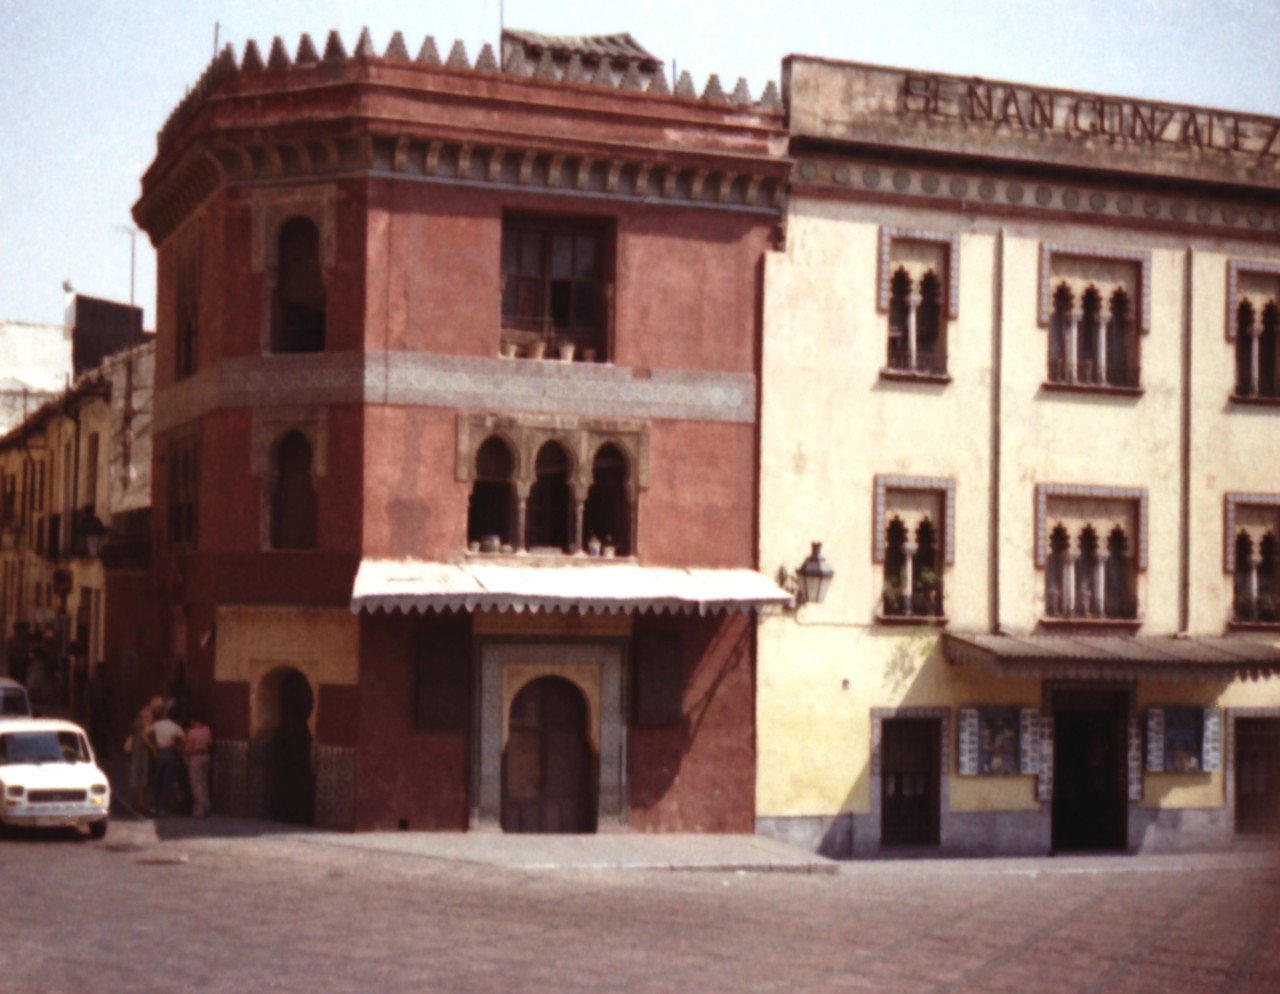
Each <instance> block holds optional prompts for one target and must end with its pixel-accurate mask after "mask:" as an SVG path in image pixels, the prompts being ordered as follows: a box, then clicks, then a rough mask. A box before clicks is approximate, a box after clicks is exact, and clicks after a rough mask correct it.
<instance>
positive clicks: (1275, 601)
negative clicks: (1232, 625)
mask: <svg viewBox="0 0 1280 994" xmlns="http://www.w3.org/2000/svg"><path fill="white" fill-rule="evenodd" d="M1231 620H1232V621H1241V622H1245V623H1249V622H1260V623H1262V624H1274V623H1277V622H1280V595H1276V594H1259V595H1258V596H1257V597H1256V598H1253V597H1249V596H1247V595H1245V594H1240V595H1238V596H1237V597H1236V599H1235V604H1234V605H1233V608H1232V612H1231Z"/></svg>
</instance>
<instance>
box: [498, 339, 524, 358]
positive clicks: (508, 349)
mask: <svg viewBox="0 0 1280 994" xmlns="http://www.w3.org/2000/svg"><path fill="white" fill-rule="evenodd" d="M519 349H520V347H519V346H518V345H516V343H515V342H513V341H511V340H510V339H509V338H504V339H503V340H502V344H501V345H499V346H498V355H500V356H502V358H504V359H514V358H515V357H516V353H517V352H518V351H519Z"/></svg>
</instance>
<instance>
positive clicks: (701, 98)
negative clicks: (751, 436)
mask: <svg viewBox="0 0 1280 994" xmlns="http://www.w3.org/2000/svg"><path fill="white" fill-rule="evenodd" d="M503 41H504V46H503V48H504V52H505V53H506V55H507V58H506V66H505V67H500V66H499V65H498V62H497V59H496V58H495V56H494V54H493V49H492V48H491V46H489V45H485V46H484V48H483V49H482V50H481V52H480V55H479V57H478V58H477V59H476V60H475V62H474V63H471V62H470V61H469V59H468V57H467V54H466V49H465V47H464V46H463V44H462V42H460V41H459V42H455V43H454V45H453V47H452V49H451V50H450V52H449V55H448V57H447V58H444V59H442V58H441V57H440V53H439V50H438V49H437V47H436V43H435V40H434V39H433V38H432V37H430V36H428V37H427V38H426V39H425V41H424V42H423V44H422V46H421V48H420V49H419V51H418V55H417V56H416V57H411V56H410V55H409V50H408V48H407V47H406V45H405V42H404V37H403V35H401V34H400V33H399V32H397V33H396V34H395V35H393V37H392V39H391V42H390V44H389V45H388V46H387V49H386V51H385V52H384V54H382V55H378V54H376V51H375V49H374V47H373V44H372V41H371V39H370V37H369V32H368V29H365V30H364V31H363V32H362V33H361V35H360V39H359V42H358V43H357V45H356V48H355V51H354V53H353V54H351V55H348V54H347V52H346V50H345V48H344V46H343V43H342V39H341V37H340V36H339V35H338V33H337V32H336V31H334V32H330V34H329V37H328V40H327V42H326V44H325V48H324V51H323V53H321V52H319V51H317V49H316V47H315V45H314V43H313V42H312V40H311V38H310V37H309V36H307V35H303V36H302V39H301V41H300V43H299V45H298V48H297V51H296V52H295V54H294V55H293V57H292V58H291V57H290V56H289V54H288V52H287V50H286V49H285V46H284V43H283V42H282V41H281V40H280V38H278V37H277V38H275V39H274V40H273V41H272V44H271V46H270V49H269V50H268V54H267V57H266V58H265V59H263V57H262V54H261V51H260V49H259V48H258V45H257V44H256V43H255V42H253V41H249V42H247V43H246V44H245V47H244V52H243V55H242V57H241V59H240V61H239V62H237V61H236V58H235V55H234V52H233V50H232V48H231V47H230V46H228V47H227V48H225V49H223V51H222V52H221V53H220V54H219V56H218V57H217V58H216V59H215V60H214V61H213V62H212V63H211V64H210V66H209V68H208V69H207V70H206V71H205V72H204V74H203V75H202V76H201V77H200V80H199V81H198V82H197V84H196V86H195V87H194V88H193V89H192V90H191V92H190V93H188V95H187V96H186V97H185V98H184V99H183V101H182V102H181V103H180V104H179V105H178V106H177V107H176V108H175V109H174V111H173V112H172V113H171V114H170V116H169V119H168V120H167V121H166V122H165V125H164V127H163V128H162V129H161V131H160V134H159V137H158V144H159V151H158V153H157V156H156V159H155V161H154V162H153V163H152V165H151V167H150V168H149V169H148V171H147V174H146V175H145V176H144V178H143V195H142V197H141V198H140V199H139V201H138V203H137V204H136V205H135V207H134V217H135V219H136V220H137V222H138V224H139V226H140V227H142V228H143V229H144V230H146V231H147V233H148V234H149V236H150V237H151V240H152V242H153V243H154V244H157V245H158V244H160V242H162V241H163V240H164V239H165V238H166V237H168V235H169V234H170V233H171V232H172V231H174V230H175V229H176V228H177V226H178V225H180V224H181V223H182V221H183V219H184V218H185V217H187V216H189V214H190V213H191V212H192V211H193V210H195V209H196V208H197V207H198V206H199V205H200V204H201V203H202V202H203V201H204V200H205V199H206V198H207V197H209V196H210V195H211V194H213V193H214V192H215V191H216V190H217V189H219V188H220V187H222V186H224V185H240V186H244V185H257V184H262V183H269V184H274V183H279V182H281V181H284V180H288V181H292V182H316V181H322V180H323V181H328V180H333V179H341V178H348V177H353V176H359V175H365V176H378V177H385V178H396V179H403V180H406V181H416V182H431V183H446V184H454V185H464V186H489V187H495V186H496V187H506V188H511V189H520V190H523V191H527V192H546V193H558V194H562V195H564V194H568V195H577V196H587V197H609V198H623V199H643V200H645V201H646V202H649V203H663V202H671V203H680V204H681V205H684V206H700V207H707V208H713V209H728V210H748V211H756V212H766V213H770V214H774V215H776V214H777V212H778V210H779V208H780V204H781V199H782V195H783V191H784V189H785V183H786V177H787V174H788V170H789V165H790V161H789V159H788V158H787V155H786V148H787V136H786V130H785V125H784V118H783V112H782V106H781V102H780V100H779V98H778V92H777V88H776V87H775V86H774V84H772V83H770V84H769V85H768V86H767V87H766V88H765V91H764V93H763V94H762V95H761V96H760V98H759V99H753V98H752V96H751V94H750V91H749V89H748V87H747V84H746V81H745V80H739V82H738V84H737V86H736V88H735V89H734V90H733V91H732V92H731V93H726V92H725V91H724V89H723V88H722V87H721V85H720V81H719V79H718V77H716V76H714V75H713V76H711V78H710V79H709V80H708V82H707V85H706V87H705V89H704V90H703V92H702V94H701V95H698V94H697V93H696V92H695V91H694V88H693V82H692V79H691V77H690V76H689V74H688V73H687V72H685V73H682V74H681V76H680V79H679V81H678V82H677V84H676V87H675V91H674V92H671V90H670V89H669V87H668V86H667V81H666V77H665V76H664V75H663V73H662V71H661V63H660V62H657V60H656V59H653V57H652V56H651V55H649V53H647V52H645V50H644V49H642V48H640V47H639V45H637V44H636V43H635V41H634V39H631V38H630V36H629V35H625V36H623V35H619V36H601V37H598V38H594V37H593V38H584V39H564V38H556V37H551V36H541V35H533V34H531V33H529V32H507V33H506V34H504V39H503ZM528 53H533V54H536V56H537V58H536V60H534V59H530V58H528V57H527V54H528ZM624 67H625V69H624ZM619 70H623V71H619ZM300 100H305V101H306V102H305V103H300V102H299V101H300Z"/></svg>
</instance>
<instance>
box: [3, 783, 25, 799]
mask: <svg viewBox="0 0 1280 994" xmlns="http://www.w3.org/2000/svg"><path fill="white" fill-rule="evenodd" d="M26 792H27V788H26V787H24V786H22V784H20V783H14V784H10V785H9V786H8V787H6V788H5V789H4V796H5V797H21V796H22V795H23V794H25V793H26Z"/></svg>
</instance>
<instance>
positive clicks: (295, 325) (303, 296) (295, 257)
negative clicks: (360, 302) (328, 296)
mask: <svg viewBox="0 0 1280 994" xmlns="http://www.w3.org/2000/svg"><path fill="white" fill-rule="evenodd" d="M277 247H278V254H277V257H276V285H275V292H274V294H273V300H272V313H271V351H272V352H278V353H290V352H323V351H324V337H325V293H324V275H323V273H322V272H321V269H320V232H319V231H318V230H317V228H316V226H315V224H314V223H313V222H312V221H311V220H310V219H309V218H305V217H295V218H290V219H289V220H288V221H286V222H285V224H284V226H283V227H282V228H281V229H280V237H279V240H278V242H277Z"/></svg>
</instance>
